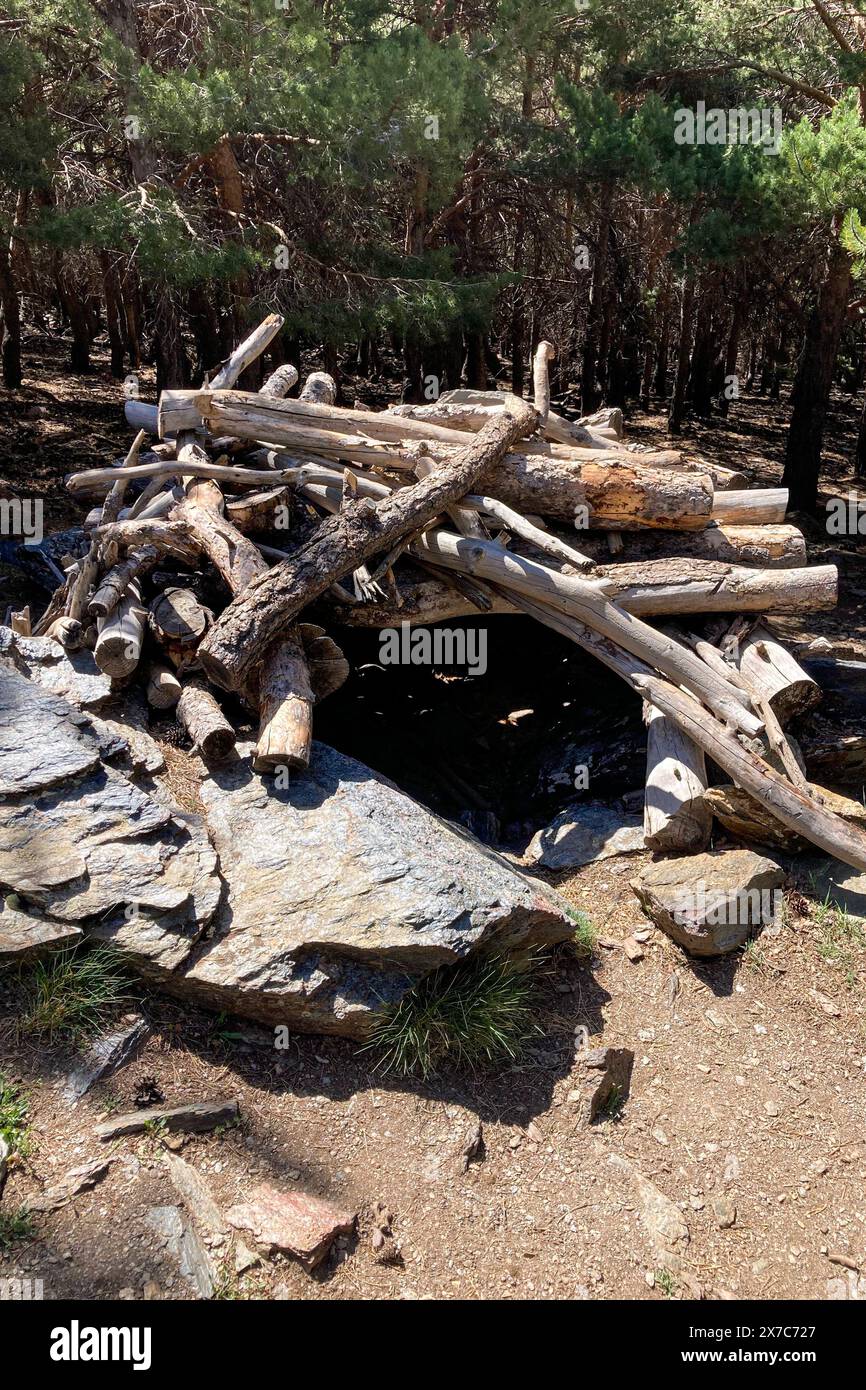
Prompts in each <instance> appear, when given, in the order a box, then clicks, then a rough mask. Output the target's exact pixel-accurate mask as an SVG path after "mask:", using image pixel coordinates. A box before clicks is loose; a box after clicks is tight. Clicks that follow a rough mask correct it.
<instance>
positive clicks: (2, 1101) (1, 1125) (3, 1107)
mask: <svg viewBox="0 0 866 1390" xmlns="http://www.w3.org/2000/svg"><path fill="white" fill-rule="evenodd" d="M27 1115H28V1105H27V1098H26V1096H25V1095H24V1093H23V1091H22V1090H21V1088H20V1087H19V1086H16V1085H15V1083H14V1082H11V1081H7V1080H6V1078H5V1077H3V1076H0V1139H5V1140H6V1143H7V1144H8V1145H9V1152H10V1153H13V1154H18V1155H19V1156H20V1157H21V1158H26V1156H27V1154H28V1153H29V1152H30V1129H29V1126H28V1124H27Z"/></svg>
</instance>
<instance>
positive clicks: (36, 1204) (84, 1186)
mask: <svg viewBox="0 0 866 1390" xmlns="http://www.w3.org/2000/svg"><path fill="white" fill-rule="evenodd" d="M114 1162H115V1159H113V1158H96V1159H92V1160H91V1161H90V1162H89V1163H82V1164H81V1165H80V1166H79V1167H78V1168H72V1169H70V1171H69V1172H68V1173H67V1174H66V1175H65V1176H64V1177H63V1178H62V1179H61V1180H60V1182H59V1183H55V1185H54V1186H53V1187H47V1188H45V1190H44V1191H43V1192H42V1193H41V1194H40V1196H38V1197H36V1198H34V1200H33V1201H32V1202H29V1203H28V1207H29V1209H30V1210H31V1211H34V1212H47V1211H55V1210H56V1208H57V1207H62V1206H63V1205H64V1204H65V1203H66V1202H68V1201H69V1200H70V1198H72V1197H77V1196H78V1193H79V1192H87V1191H89V1190H90V1188H91V1187H95V1186H96V1184H97V1183H98V1182H102V1179H103V1178H104V1177H105V1175H106V1173H107V1172H108V1170H109V1168H110V1167H111V1165H112V1163H114Z"/></svg>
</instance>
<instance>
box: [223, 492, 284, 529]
mask: <svg viewBox="0 0 866 1390" xmlns="http://www.w3.org/2000/svg"><path fill="white" fill-rule="evenodd" d="M290 505H291V492H290V491H289V488H288V487H287V486H285V485H283V486H282V487H274V488H270V489H268V491H267V492H250V493H248V494H247V495H246V496H244V497H237V498H234V499H232V500H230V501H229V502H227V503H226V516H227V517H228V519H229V521H230V522H231V523H232V525H233V526H236V527H237V529H238V530H239V531H243V532H244V533H247V532H249V531H270V530H271V528H272V527H273V525H274V522H275V520H278V519H280V518H281V517H282V516H284V515H285V514H286V512H287V510H288V508H289V507H290Z"/></svg>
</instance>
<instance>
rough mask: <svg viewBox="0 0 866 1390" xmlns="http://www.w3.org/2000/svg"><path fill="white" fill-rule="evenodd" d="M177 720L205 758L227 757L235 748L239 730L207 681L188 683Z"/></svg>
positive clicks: (179, 705)
mask: <svg viewBox="0 0 866 1390" xmlns="http://www.w3.org/2000/svg"><path fill="white" fill-rule="evenodd" d="M177 717H178V719H179V721H180V723H181V724H182V725H183V727H184V728H185V729H186V731H187V733H188V734H189V736H190V738H191V739H192V741H193V743H194V744H195V746H196V749H197V750H198V751H199V752H200V753H201V755H202V757H204V758H207V759H211V758H213V759H219V758H224V757H226V756H227V754H228V753H229V752H230V751H231V749H232V748H234V745H235V731H234V729H233V728H232V726H231V724H230V723H229V721H228V720H227V719H226V717H225V715H224V714H223V712H222V710H221V709H220V707H219V705H218V704H217V702H216V700H215V699H214V697H213V695H212V694H211V693H210V690H209V689H208V687H207V685H206V684H205V683H204V681H200V680H195V679H194V680H189V681H187V683H186V684H185V685H184V687H183V690H182V692H181V696H180V699H179V700H178V702H177Z"/></svg>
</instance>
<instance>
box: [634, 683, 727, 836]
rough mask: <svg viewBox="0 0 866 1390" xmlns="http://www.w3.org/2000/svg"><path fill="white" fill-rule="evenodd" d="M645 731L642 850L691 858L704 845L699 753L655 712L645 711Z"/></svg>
mask: <svg viewBox="0 0 866 1390" xmlns="http://www.w3.org/2000/svg"><path fill="white" fill-rule="evenodd" d="M644 722H645V723H646V726H647V755H646V766H647V772H646V794H645V800H644V817H643V825H644V844H645V845H646V847H647V849H651V850H653V851H654V852H655V853H663V854H697V853H698V852H699V851H701V850H703V849H706V847H707V845H708V844H709V840H710V831H711V829H712V822H713V817H712V813H711V811H710V809H709V807H708V805H707V803H706V800H705V799H704V798H705V793H706V789H707V767H706V760H705V758H704V754H703V752H702V750H701V749H700V748H699V747H698V746H697V744H696V743H694V741H693V740H692V739H690V738H689V737H688V735H687V734H684V733H683V731H682V730H681V729H680V728H678V727H677V725H676V724H675V723H674V722H673V721H672V720H670V719H668V718H667V716H666V715H664V714H662V713H661V711H660V710H657V709H655V708H654V707H653V706H652V705H648V706H645V709H644Z"/></svg>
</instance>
